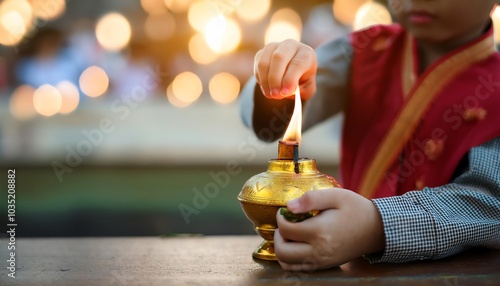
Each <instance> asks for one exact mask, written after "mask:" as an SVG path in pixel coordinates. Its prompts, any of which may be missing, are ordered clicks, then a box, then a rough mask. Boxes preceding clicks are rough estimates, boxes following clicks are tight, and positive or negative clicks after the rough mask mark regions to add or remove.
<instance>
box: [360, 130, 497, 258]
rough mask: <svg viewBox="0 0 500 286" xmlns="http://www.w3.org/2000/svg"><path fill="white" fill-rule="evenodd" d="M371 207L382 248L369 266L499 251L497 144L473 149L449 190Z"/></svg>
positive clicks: (379, 201) (425, 191)
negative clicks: (383, 243)
mask: <svg viewBox="0 0 500 286" xmlns="http://www.w3.org/2000/svg"><path fill="white" fill-rule="evenodd" d="M372 201H373V203H374V204H375V205H376V207H377V208H378V210H379V212H380V214H381V216H382V221H383V224H384V232H385V236H386V246H385V250H384V252H381V253H377V254H370V255H366V256H365V258H366V259H367V260H368V261H369V262H370V263H378V262H406V261H412V260H425V259H439V258H443V257H446V256H449V255H452V254H455V253H458V252H460V251H462V250H465V249H467V248H470V247H474V246H483V247H489V248H500V138H495V139H493V140H490V141H488V142H486V143H484V144H483V145H480V146H478V147H475V148H472V149H471V151H470V152H469V168H468V170H467V171H465V172H464V173H463V174H462V175H460V176H459V177H457V178H456V179H454V180H453V181H452V182H451V183H450V184H447V185H444V186H440V187H436V188H424V189H423V190H422V191H413V192H408V193H406V194H404V195H402V196H396V197H389V198H382V199H373V200H372Z"/></svg>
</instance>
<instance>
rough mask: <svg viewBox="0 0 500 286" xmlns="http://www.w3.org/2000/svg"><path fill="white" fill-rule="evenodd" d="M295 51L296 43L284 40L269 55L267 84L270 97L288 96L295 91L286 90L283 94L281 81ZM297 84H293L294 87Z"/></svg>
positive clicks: (296, 48)
mask: <svg viewBox="0 0 500 286" xmlns="http://www.w3.org/2000/svg"><path fill="white" fill-rule="evenodd" d="M297 50H298V45H297V42H296V41H293V40H286V41H284V42H281V43H280V44H279V45H278V46H277V47H276V49H275V50H274V52H273V54H272V55H271V62H270V66H269V75H268V82H269V89H270V91H271V96H272V97H277V96H281V97H283V96H289V95H292V94H293V92H294V91H295V89H294V90H292V91H289V90H287V91H286V93H283V92H282V91H283V90H282V87H283V86H282V81H283V77H284V75H285V72H286V70H287V67H288V66H289V64H291V61H292V59H294V58H295V55H296V53H297ZM297 82H298V80H297ZM297 82H295V83H294V84H295V85H296V84H297Z"/></svg>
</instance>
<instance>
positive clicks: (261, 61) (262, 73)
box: [254, 43, 281, 99]
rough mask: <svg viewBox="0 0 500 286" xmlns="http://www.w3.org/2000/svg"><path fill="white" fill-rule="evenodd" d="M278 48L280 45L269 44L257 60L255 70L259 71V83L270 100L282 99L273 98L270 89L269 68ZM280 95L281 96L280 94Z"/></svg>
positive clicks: (257, 76)
mask: <svg viewBox="0 0 500 286" xmlns="http://www.w3.org/2000/svg"><path fill="white" fill-rule="evenodd" d="M277 47H278V43H269V44H267V45H266V46H265V47H264V48H263V49H262V50H261V51H260V52H259V58H257V56H256V58H255V63H254V64H255V67H254V69H256V70H257V72H256V73H255V74H256V79H257V82H258V83H259V84H260V86H261V87H262V89H263V90H264V95H265V96H266V97H268V98H276V99H278V98H281V97H273V96H272V95H271V91H270V88H269V79H268V78H269V68H270V64H271V57H272V55H273V53H274V51H275V50H276V48H277ZM278 95H279V94H278Z"/></svg>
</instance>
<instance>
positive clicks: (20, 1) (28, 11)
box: [0, 0, 33, 24]
mask: <svg viewBox="0 0 500 286" xmlns="http://www.w3.org/2000/svg"><path fill="white" fill-rule="evenodd" d="M13 11H15V12H17V13H19V15H20V16H21V18H22V19H23V20H24V22H25V23H26V24H28V23H30V22H31V20H32V17H33V9H32V7H31V5H30V3H28V1H26V0H5V1H3V2H2V3H1V4H0V14H8V13H9V12H13Z"/></svg>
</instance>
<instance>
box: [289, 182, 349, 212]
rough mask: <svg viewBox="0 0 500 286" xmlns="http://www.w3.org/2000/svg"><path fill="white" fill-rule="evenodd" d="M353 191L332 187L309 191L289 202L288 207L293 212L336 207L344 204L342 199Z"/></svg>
mask: <svg viewBox="0 0 500 286" xmlns="http://www.w3.org/2000/svg"><path fill="white" fill-rule="evenodd" d="M347 192H349V193H352V191H349V190H345V189H339V188H332V189H324V190H314V191H309V192H307V193H305V194H304V195H302V196H301V197H299V198H297V199H294V200H291V201H289V202H288V203H287V207H288V209H289V210H290V211H291V212H293V213H303V212H308V211H312V210H325V209H336V208H340V207H341V206H342V203H341V202H342V201H344V200H345V199H346V197H347V196H348V195H349V194H348V193H347Z"/></svg>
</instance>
